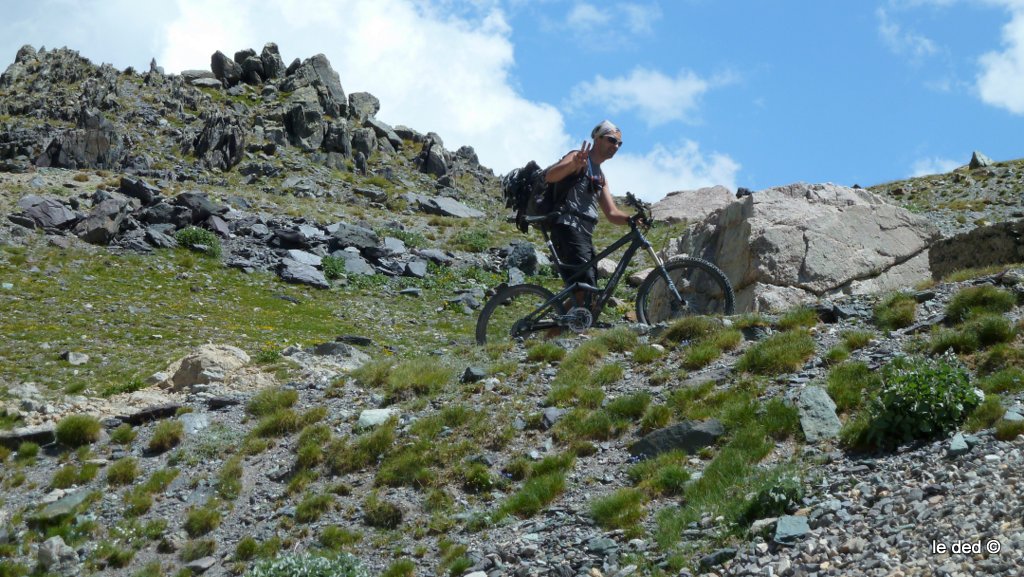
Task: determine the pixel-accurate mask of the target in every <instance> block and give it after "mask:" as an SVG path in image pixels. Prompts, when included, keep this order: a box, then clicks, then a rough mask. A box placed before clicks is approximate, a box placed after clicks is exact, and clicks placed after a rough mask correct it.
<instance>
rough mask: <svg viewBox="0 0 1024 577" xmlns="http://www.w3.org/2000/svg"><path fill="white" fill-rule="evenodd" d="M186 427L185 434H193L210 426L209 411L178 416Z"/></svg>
mask: <svg viewBox="0 0 1024 577" xmlns="http://www.w3.org/2000/svg"><path fill="white" fill-rule="evenodd" d="M178 420H179V421H181V424H182V426H183V427H184V429H185V435H187V436H191V435H194V434H195V433H198V432H199V431H202V430H203V429H206V428H208V427H209V426H210V416H209V415H208V414H207V413H185V414H184V415H181V416H180V417H178Z"/></svg>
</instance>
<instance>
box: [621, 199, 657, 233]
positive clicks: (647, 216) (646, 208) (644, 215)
mask: <svg viewBox="0 0 1024 577" xmlns="http://www.w3.org/2000/svg"><path fill="white" fill-rule="evenodd" d="M626 205H627V206H631V207H633V208H634V209H636V214H635V215H633V217H632V218H630V220H631V221H633V222H634V223H636V222H643V223H644V224H646V225H647V226H650V225H651V224H653V223H654V217H653V216H652V214H651V205H650V204H649V203H646V202H644V201H642V200H640V199H639V198H637V197H636V196H634V195H633V193H632V192H627V193H626Z"/></svg>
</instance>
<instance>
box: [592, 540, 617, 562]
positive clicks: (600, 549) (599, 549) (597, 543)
mask: <svg viewBox="0 0 1024 577" xmlns="http://www.w3.org/2000/svg"><path fill="white" fill-rule="evenodd" d="M618 549H619V544H618V543H616V542H615V541H613V540H611V539H608V538H607V537H594V538H593V539H591V540H590V541H587V551H588V552H590V553H594V554H595V555H601V556H602V557H604V556H606V555H609V554H610V553H612V552H614V551H617V550H618Z"/></svg>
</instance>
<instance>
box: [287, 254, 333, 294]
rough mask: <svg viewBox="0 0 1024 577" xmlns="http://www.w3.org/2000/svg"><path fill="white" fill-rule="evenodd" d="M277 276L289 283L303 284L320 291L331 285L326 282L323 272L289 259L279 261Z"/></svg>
mask: <svg viewBox="0 0 1024 577" xmlns="http://www.w3.org/2000/svg"><path fill="white" fill-rule="evenodd" d="M277 275H278V276H279V277H281V279H282V280H284V281H286V282H290V283H296V284H305V285H309V286H312V287H316V288H320V289H329V288H331V283H329V282H327V277H325V276H324V273H323V272H321V271H319V270H317V269H316V267H313V266H310V265H308V264H305V263H301V262H299V261H297V260H293V259H290V258H284V259H281V264H280V265H278V269H277Z"/></svg>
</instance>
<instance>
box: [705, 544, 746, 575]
mask: <svg viewBox="0 0 1024 577" xmlns="http://www.w3.org/2000/svg"><path fill="white" fill-rule="evenodd" d="M736 553H737V550H736V548H734V547H727V548H725V549H719V550H718V551H715V552H713V553H710V554H708V555H705V556H703V557H701V558H700V561H699V562H698V564H699V565H700V568H701V569H702V570H704V571H710V570H711V569H712V568H714V567H717V566H719V565H721V564H722V563H725V562H726V561H729V560H730V559H733V558H735V557H736Z"/></svg>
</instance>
